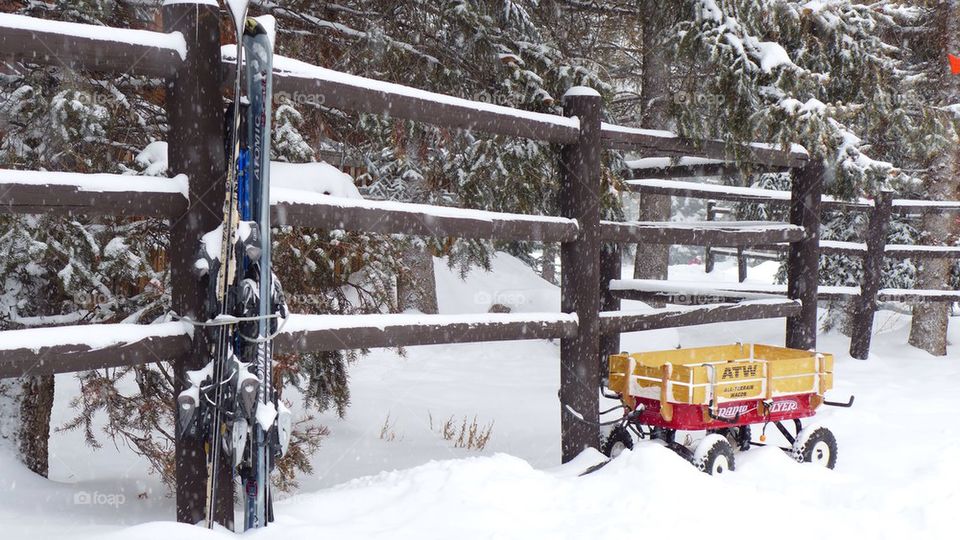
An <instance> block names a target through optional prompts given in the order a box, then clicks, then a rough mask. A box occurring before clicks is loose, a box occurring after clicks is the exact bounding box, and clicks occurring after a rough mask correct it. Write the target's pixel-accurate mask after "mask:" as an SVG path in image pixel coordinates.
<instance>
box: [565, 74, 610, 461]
mask: <svg viewBox="0 0 960 540" xmlns="http://www.w3.org/2000/svg"><path fill="white" fill-rule="evenodd" d="M601 108H602V101H601V98H600V94H599V93H597V92H596V91H595V90H593V89H591V88H585V87H574V88H571V89H570V90H569V91H567V93H566V94H565V95H564V96H563V113H564V115H565V116H576V117H578V118H579V119H580V138H579V140H578V141H577V142H576V143H572V144H567V145H564V146H563V147H562V149H561V151H560V201H559V202H560V211H561V213H562V215H563V216H564V217H568V218H573V219H576V220H577V222H578V223H579V224H580V234H579V236H578V237H577V239H576V240H575V241H573V242H566V243H563V244H562V245H561V246H560V261H561V262H560V264H561V267H560V268H561V274H560V291H561V299H560V309H561V310H563V311H564V312H565V313H576V314H577V317H578V318H579V326H578V327H579V330H578V332H577V337H575V338H565V339H562V340H561V341H560V402H561V409H560V429H561V434H560V445H561V454H562V457H561V459H562V460H563V462H564V463H566V462H568V461H570V460H571V459H573V458H574V457H576V456H577V455H578V454H579V453H580V452H581V451H583V450H584V449H585V448H587V447H592V448H598V447H599V445H600V429H599V427H598V426H597V425H595V424H592V423H587V422H591V421H592V422H596V421H597V419H598V412H599V406H600V403H599V399H598V397H597V395H598V389H599V386H600V371H599V370H598V369H597V357H598V355H599V354H600V150H601V148H600V118H601ZM568 407H569V408H571V409H573V410H574V411H576V413H577V414H579V415H581V416H582V419H581V418H577V416H575V415H574V414H573V413H572V412H571V411H570V410H569V409H568ZM583 420H586V421H587V422H584V421H583Z"/></svg>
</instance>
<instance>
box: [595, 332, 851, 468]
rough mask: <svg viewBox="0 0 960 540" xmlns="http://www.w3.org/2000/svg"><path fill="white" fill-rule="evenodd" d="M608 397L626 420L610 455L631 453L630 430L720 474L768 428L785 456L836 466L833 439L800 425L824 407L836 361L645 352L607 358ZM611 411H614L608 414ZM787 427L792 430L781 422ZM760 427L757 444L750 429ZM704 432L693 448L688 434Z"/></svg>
mask: <svg viewBox="0 0 960 540" xmlns="http://www.w3.org/2000/svg"><path fill="white" fill-rule="evenodd" d="M607 386H608V388H609V389H610V390H611V391H612V392H613V393H612V394H607V397H610V398H614V399H619V400H620V401H621V406H622V408H623V410H624V416H623V418H622V419H620V420H619V421H616V422H615V424H616V427H614V428H613V430H612V431H611V432H610V435H609V436H608V437H607V439H606V441H605V442H604V445H603V451H604V453H606V454H607V455H608V456H611V457H613V456H616V455H617V454H618V453H619V452H620V451H622V449H623V448H632V447H633V438H632V436H631V432H632V433H633V434H635V435H636V436H637V437H639V438H641V439H643V438H647V437H649V438H650V439H653V440H659V441H662V442H663V443H664V444H666V445H667V446H668V447H669V448H671V449H672V450H674V451H675V452H677V453H678V454H680V455H681V456H683V457H684V458H686V459H688V460H690V461H691V462H692V463H693V464H694V465H695V466H697V467H698V468H699V469H700V470H702V471H705V472H707V473H709V474H719V473H723V472H725V471H727V470H731V471H732V470H733V469H734V450H738V451H745V450H747V449H749V448H750V446H751V445H760V446H762V445H763V444H764V441H765V440H766V428H767V426H768V425H769V424H773V425H774V426H776V427H777V429H778V430H779V431H780V433H781V434H783V436H784V437H785V438H786V440H787V441H789V443H790V444H791V446H790V447H784V450H786V451H788V452H791V453H792V455H793V456H794V457H795V458H796V459H797V460H798V461H806V462H814V463H818V464H821V465H823V466H825V467H829V468H833V467H834V465H835V464H836V461H837V441H836V439H835V438H834V436H833V433H831V432H830V430H828V429H827V428H825V427H820V426H816V425H812V424H811V425H809V426H807V427H806V428H804V426H803V424H802V422H801V419H803V418H809V417H812V416H813V415H814V414H815V413H816V410H817V408H818V407H820V406H821V405H832V406H841V407H849V406H851V405H852V404H853V398H852V397H851V398H850V400H849V402H847V403H836V402H831V401H827V400H826V399H825V398H824V394H825V393H826V392H827V391H828V390H830V389H831V388H832V387H833V355H831V354H823V353H817V352H810V351H803V350H798V349H788V348H784V347H772V346H768V345H754V344H739V343H738V344H736V345H724V346H715V347H700V348H691V349H675V350H668V351H654V352H644V353H633V354H628V353H621V354H617V355H613V356H611V357H610V359H609V379H608V383H607ZM613 410H616V409H613ZM786 421H792V423H793V427H794V430H793V432H792V433H791V431H790V430H789V429H788V428H787V426H785V425H784V422H786ZM752 424H762V425H763V428H762V431H761V436H760V438H759V439H760V442H754V441H753V440H752V436H751V429H750V426H751V425H752ZM702 431H705V432H706V436H705V437H703V438H702V439H701V440H700V441H699V442H698V443H697V444H693V443H692V441H693V440H694V438H693V437H692V434H690V433H687V434H685V435H684V441H683V442H680V441H678V436H677V435H678V432H702Z"/></svg>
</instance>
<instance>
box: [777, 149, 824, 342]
mask: <svg viewBox="0 0 960 540" xmlns="http://www.w3.org/2000/svg"><path fill="white" fill-rule="evenodd" d="M823 174H824V165H823V162H821V161H811V162H809V163H808V164H807V165H806V166H805V167H804V168H802V169H800V170H797V169H793V171H792V173H791V175H792V176H793V188H792V191H791V196H790V223H793V224H794V225H800V226H801V227H803V228H804V230H805V231H806V236H805V237H804V239H803V240H801V241H799V242H794V243H792V244H790V251H789V253H788V255H787V295H788V296H789V297H790V298H792V299H794V300H800V302H801V303H802V304H803V307H802V308H801V310H800V314H799V315H797V316H795V317H788V318H787V339H786V345H787V347H791V348H795V349H815V348H816V347H817V287H818V285H819V279H820V194H821V191H822V189H823Z"/></svg>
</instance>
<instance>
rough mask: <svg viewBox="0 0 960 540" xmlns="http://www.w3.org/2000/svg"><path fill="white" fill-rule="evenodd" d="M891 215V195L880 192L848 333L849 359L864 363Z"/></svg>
mask: <svg viewBox="0 0 960 540" xmlns="http://www.w3.org/2000/svg"><path fill="white" fill-rule="evenodd" d="M892 213H893V192H892V191H883V192H881V193H880V195H879V196H877V198H876V199H875V201H874V207H873V212H872V213H871V214H870V223H869V225H868V229H867V238H866V240H867V253H866V254H865V255H864V257H863V284H862V285H861V286H860V296H859V297H858V298H857V299H856V300H855V301H856V303H857V304H856V308H855V310H854V313H853V330H852V332H851V334H850V356H852V357H854V358H856V359H857V360H866V359H867V356H869V354H870V339H871V335H872V334H873V315H874V313H876V311H877V293H878V292H880V282H881V280H882V278H883V258H884V255H883V254H884V251H885V250H886V247H887V229H888V228H889V225H890V215H891V214H892Z"/></svg>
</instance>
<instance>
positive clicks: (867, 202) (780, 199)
mask: <svg viewBox="0 0 960 540" xmlns="http://www.w3.org/2000/svg"><path fill="white" fill-rule="evenodd" d="M635 176H636V175H635ZM624 185H625V186H626V189H627V190H629V191H634V192H636V193H647V194H650V195H671V196H674V197H691V198H695V199H713V200H718V201H730V202H742V203H760V204H774V205H787V204H789V203H790V192H789V191H780V190H774V189H764V188H753V187H741V186H725V185H722V184H708V183H704V182H684V181H680V180H667V179H659V178H656V177H654V178H650V177H646V176H644V177H643V178H642V179H635V180H627V181H626V182H625V183H624ZM820 204H821V206H822V208H823V209H824V210H839V209H844V208H846V209H863V210H867V209H872V208H873V207H874V204H873V201H872V200H871V199H865V198H860V199H857V200H855V201H846V200H842V199H837V198H835V197H831V196H830V195H823V197H822V198H821V203H820ZM893 211H894V212H895V213H899V214H925V213H935V212H960V202H957V201H926V200H919V199H894V200H893Z"/></svg>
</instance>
